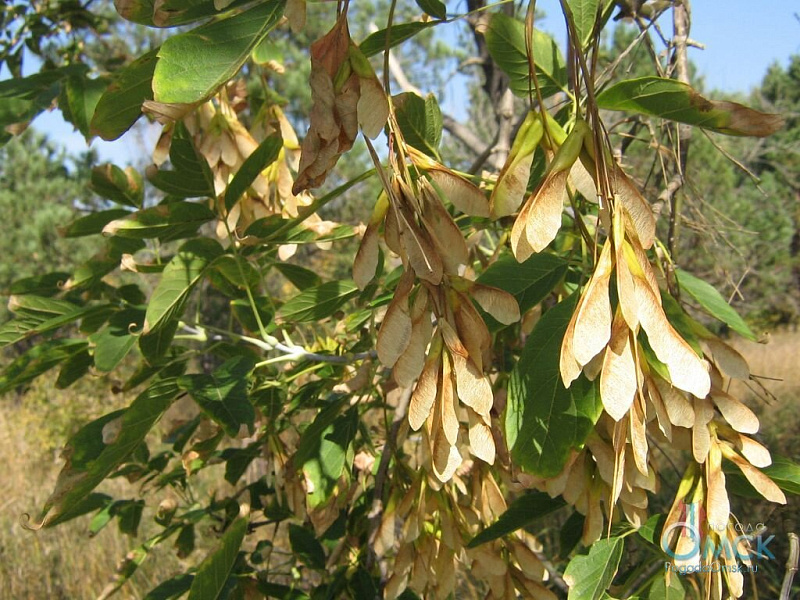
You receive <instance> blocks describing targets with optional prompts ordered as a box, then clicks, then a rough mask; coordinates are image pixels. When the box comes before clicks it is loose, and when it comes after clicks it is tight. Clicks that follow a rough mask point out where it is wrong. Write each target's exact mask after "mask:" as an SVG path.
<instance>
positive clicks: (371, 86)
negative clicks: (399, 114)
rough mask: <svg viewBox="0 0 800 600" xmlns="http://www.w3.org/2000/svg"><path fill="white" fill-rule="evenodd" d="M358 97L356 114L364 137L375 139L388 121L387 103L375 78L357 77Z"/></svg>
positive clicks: (381, 87)
mask: <svg viewBox="0 0 800 600" xmlns="http://www.w3.org/2000/svg"><path fill="white" fill-rule="evenodd" d="M359 84H360V90H359V91H360V96H359V98H358V105H357V107H356V112H357V114H358V122H359V123H360V124H361V129H362V130H363V132H364V135H365V136H367V137H368V138H370V139H373V140H374V139H375V138H376V137H378V135H380V133H381V132H382V131H383V126H384V125H386V121H387V120H388V119H389V102H388V100H387V99H386V93H385V92H384V91H383V86H382V85H381V83H380V81H378V78H377V77H374V75H373V77H359Z"/></svg>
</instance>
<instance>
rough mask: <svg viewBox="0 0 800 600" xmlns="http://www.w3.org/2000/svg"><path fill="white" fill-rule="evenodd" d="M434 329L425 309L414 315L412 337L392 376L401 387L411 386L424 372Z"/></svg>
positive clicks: (395, 365)
mask: <svg viewBox="0 0 800 600" xmlns="http://www.w3.org/2000/svg"><path fill="white" fill-rule="evenodd" d="M423 291H425V290H424V289H423V290H420V293H422V292H423ZM432 331H433V325H432V323H431V315H430V313H429V312H427V311H425V312H424V313H423V314H422V315H419V316H418V317H417V318H414V317H413V315H412V325H411V339H410V341H409V343H408V347H407V348H406V349H405V352H403V354H402V355H400V357H399V358H398V359H397V362H396V363H395V364H394V369H393V370H392V376H393V377H394V380H395V381H396V382H397V384H398V385H399V386H400V387H404V388H407V387H411V385H412V384H413V383H414V380H415V379H416V378H417V377H419V375H420V373H421V372H422V369H423V367H424V365H425V349H426V348H427V347H428V342H430V340H431V333H432Z"/></svg>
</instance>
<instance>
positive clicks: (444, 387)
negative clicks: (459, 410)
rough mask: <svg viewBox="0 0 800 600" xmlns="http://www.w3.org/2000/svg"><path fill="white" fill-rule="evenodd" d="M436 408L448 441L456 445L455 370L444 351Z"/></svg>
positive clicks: (457, 427)
mask: <svg viewBox="0 0 800 600" xmlns="http://www.w3.org/2000/svg"><path fill="white" fill-rule="evenodd" d="M436 402H437V405H436V408H437V409H438V410H439V411H440V414H441V423H442V430H443V431H444V436H445V438H446V439H447V442H448V443H449V444H450V445H451V446H455V445H456V442H457V441H458V429H459V426H458V415H457V414H456V394H455V389H454V387H453V372H452V369H451V367H450V357H449V355H448V353H446V352H443V353H442V379H441V381H440V385H439V394H438V397H437V399H436Z"/></svg>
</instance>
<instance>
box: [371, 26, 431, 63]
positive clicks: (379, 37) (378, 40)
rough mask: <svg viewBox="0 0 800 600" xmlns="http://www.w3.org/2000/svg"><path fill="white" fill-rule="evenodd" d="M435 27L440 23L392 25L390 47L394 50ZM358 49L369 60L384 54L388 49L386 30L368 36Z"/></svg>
mask: <svg viewBox="0 0 800 600" xmlns="http://www.w3.org/2000/svg"><path fill="white" fill-rule="evenodd" d="M434 25H438V23H437V22H435V21H426V22H423V21H413V22H411V23H398V24H397V25H392V28H391V30H390V31H389V47H390V48H394V47H395V46H397V45H398V44H401V43H403V42H405V41H406V40H408V39H411V38H412V37H414V36H415V35H417V34H418V33H419V32H420V31H423V30H425V29H428V28H429V27H433V26H434ZM358 47H359V48H360V49H361V52H362V53H363V54H364V56H366V57H367V58H369V57H370V56H375V55H376V54H378V53H380V52H383V51H384V50H385V49H386V29H381V30H379V31H376V32H375V33H372V34H370V35H368V36H367V37H366V38H365V39H364V41H363V42H361V43H360V44H359V45H358Z"/></svg>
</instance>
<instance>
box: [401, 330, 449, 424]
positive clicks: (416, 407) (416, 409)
mask: <svg viewBox="0 0 800 600" xmlns="http://www.w3.org/2000/svg"><path fill="white" fill-rule="evenodd" d="M435 344H437V342H436V340H434V344H432V345H431V346H432V348H431V353H430V354H429V356H428V359H427V360H426V361H425V366H424V367H423V368H422V373H421V374H420V376H419V380H418V381H417V387H416V388H414V393H412V394H411V400H410V401H409V404H408V424H409V425H410V426H411V429H413V430H414V431H417V430H418V429H419V428H420V427H422V425H423V423H425V421H426V420H427V418H428V417H429V416H430V414H431V409H432V408H433V404H434V402H435V401H436V396H437V395H438V389H439V373H440V372H441V361H442V359H441V342H438V346H439V347H438V352H435V351H433V346H434V345H435Z"/></svg>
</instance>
